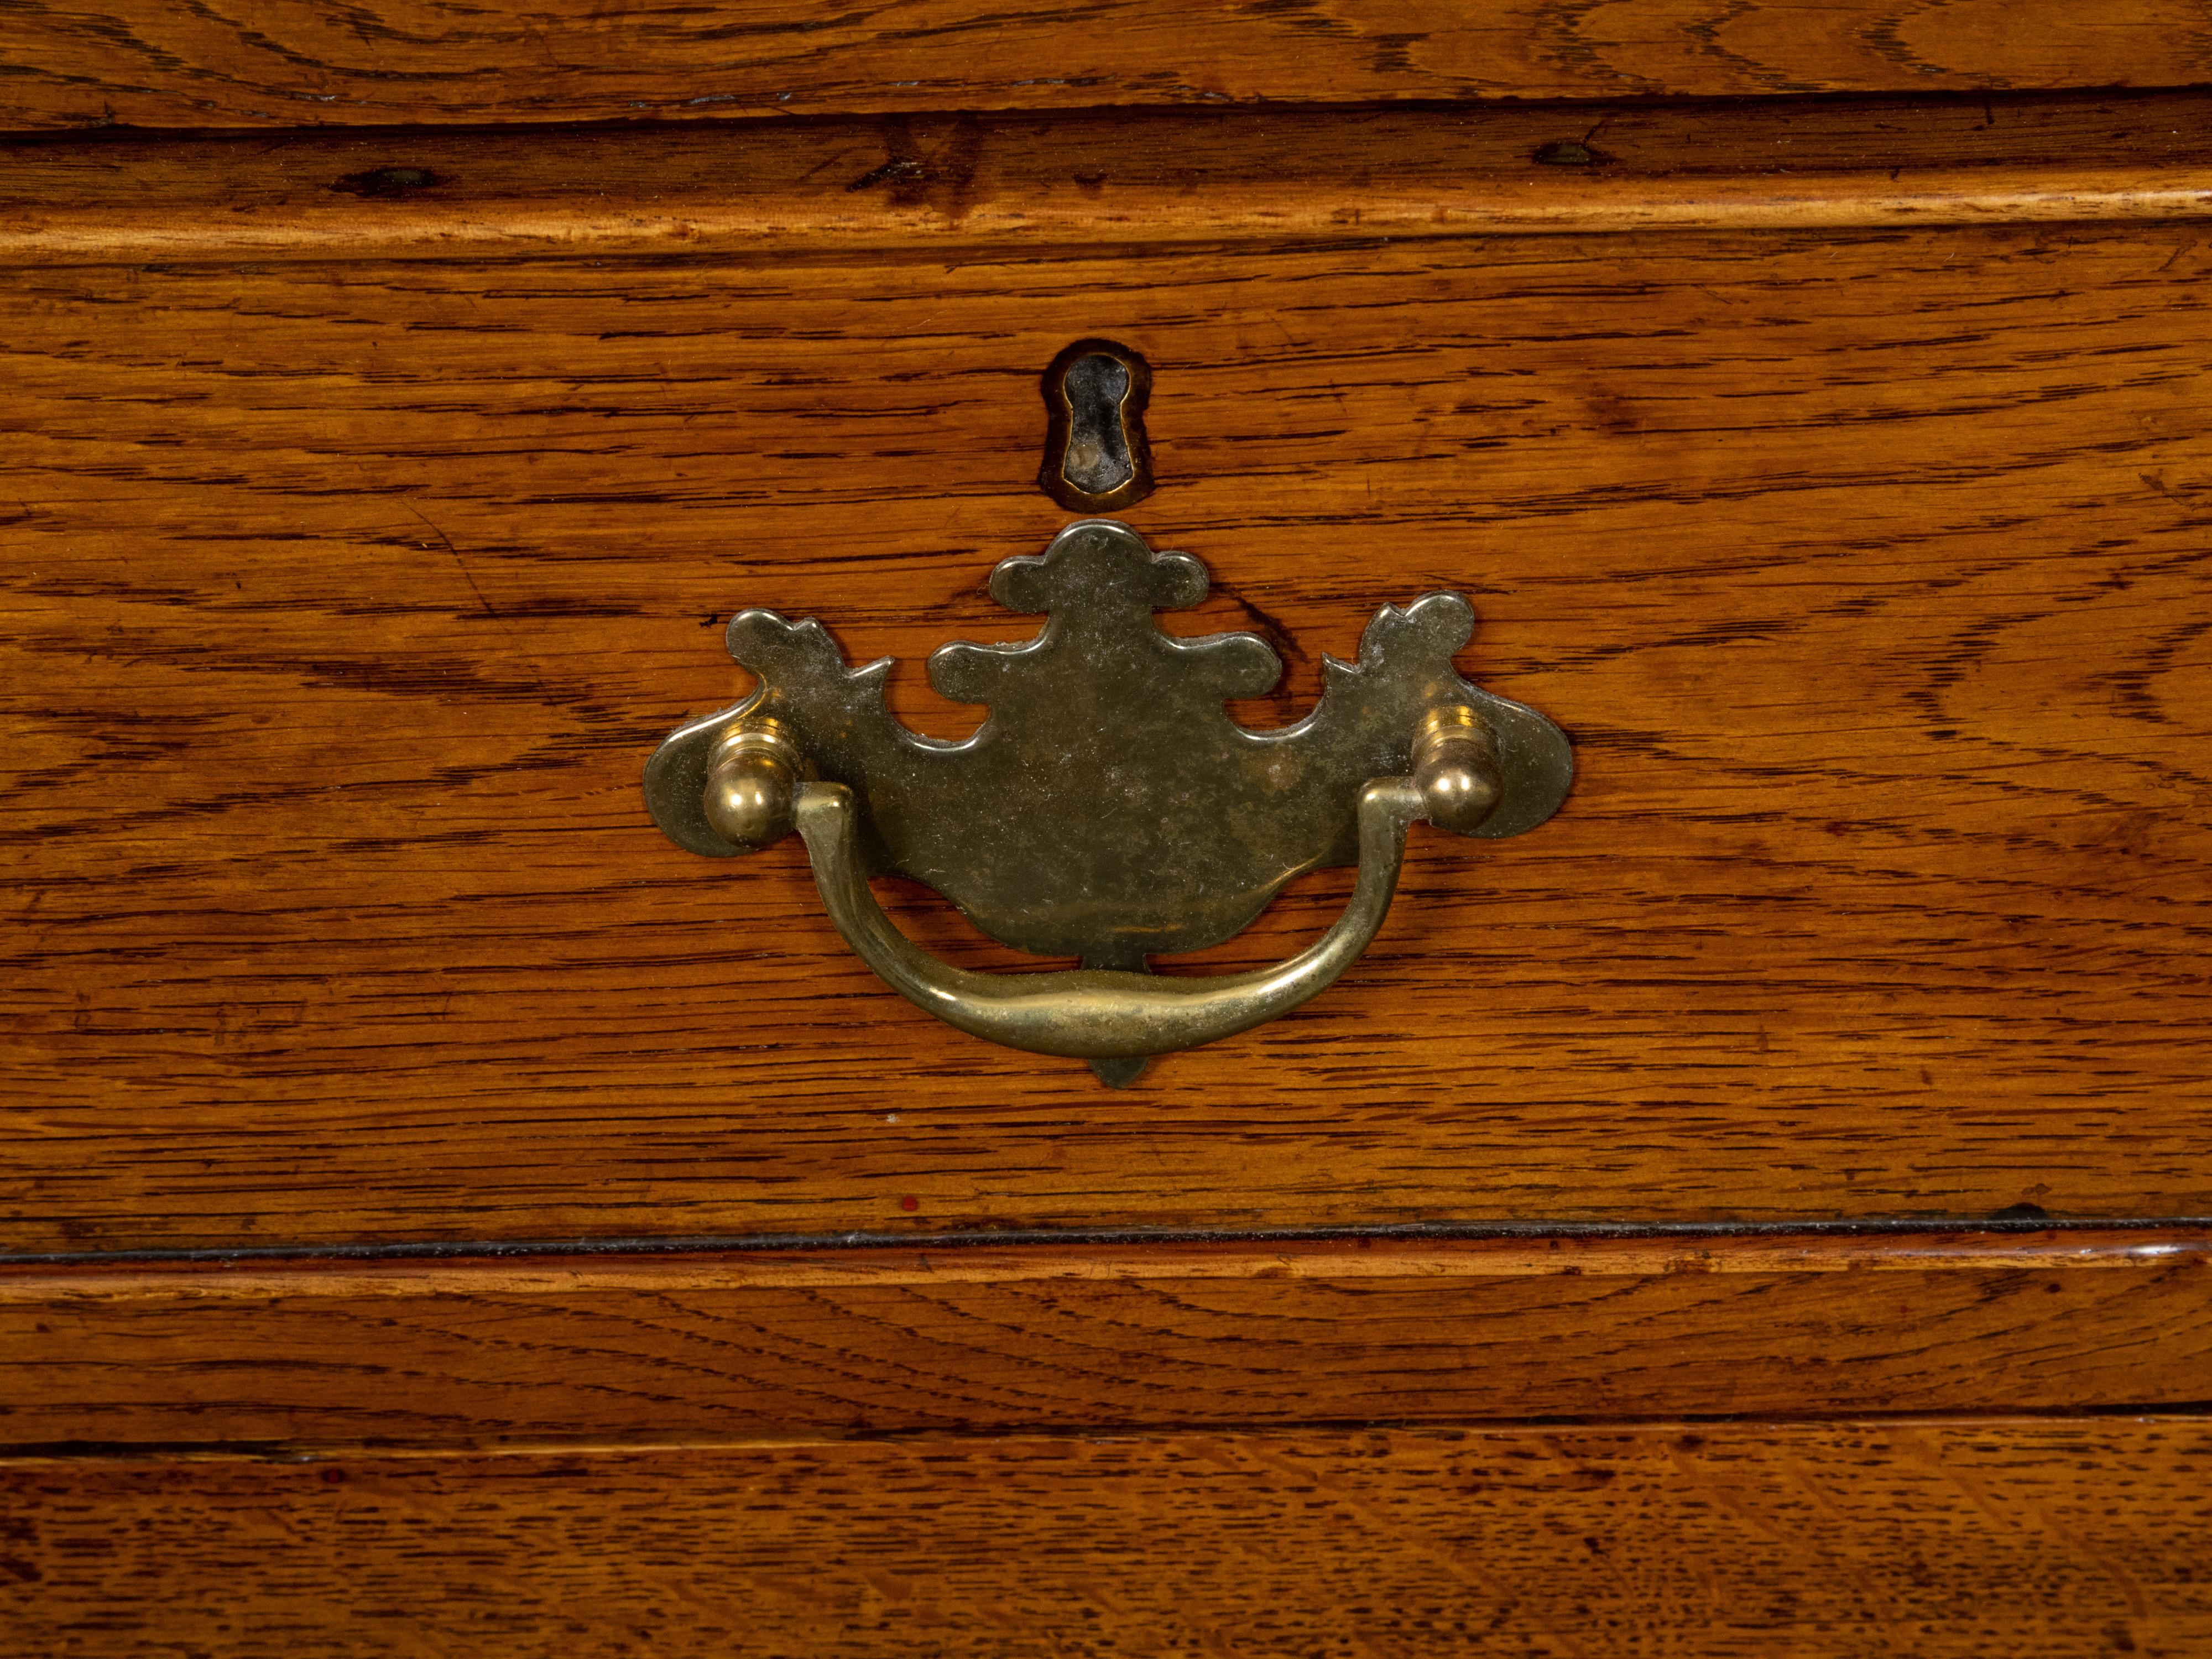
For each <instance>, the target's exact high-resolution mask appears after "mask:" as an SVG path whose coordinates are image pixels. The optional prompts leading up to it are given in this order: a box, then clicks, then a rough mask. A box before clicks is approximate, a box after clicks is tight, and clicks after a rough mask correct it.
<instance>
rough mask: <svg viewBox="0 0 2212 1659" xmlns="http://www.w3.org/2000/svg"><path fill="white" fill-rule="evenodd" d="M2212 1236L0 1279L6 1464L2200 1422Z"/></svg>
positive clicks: (1329, 1246)
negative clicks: (1260, 1433) (139, 1457)
mask: <svg viewBox="0 0 2212 1659" xmlns="http://www.w3.org/2000/svg"><path fill="white" fill-rule="evenodd" d="M2208 1289H2212V1234H2207V1233H2205V1232H2203V1231H2197V1232H2194V1233H2173V1232H2169V1231H2162V1230H2150V1229H2139V1230H2127V1231H2107V1232H2102V1233H2099V1232H2072V1231H2048V1232H2043V1233H2039V1234H2036V1233H2031V1234H2025V1235H2021V1234H2002V1233H2000V1234H1984V1235H1965V1236H1960V1235H1944V1234H1923V1235H1917V1236H1915V1235H1902V1236H1900V1235H1887V1236H1881V1237H1866V1238H1823V1237H1809V1238H1808V1237H1797V1238H1771V1237H1757V1236H1752V1237H1741V1236H1740V1237H1721V1238H1712V1237H1708V1238H1705V1239H1700V1240H1696V1241H1691V1240H1686V1239H1682V1238H1680V1237H1676V1238H1673V1239H1668V1238H1654V1237H1626V1238H1595V1239H1593V1238H1577V1237H1566V1238H1559V1237H1553V1238H1548V1239H1476V1240H1465V1241H1455V1240H1390V1239H1376V1238H1366V1239H1360V1240H1357V1241H1353V1240H1341V1241H1316V1242H1307V1243H1297V1242H1285V1243H1277V1244H1276V1245H1274V1246H1273V1248H1272V1249H1270V1248H1268V1247H1267V1246H1264V1245H1262V1244H1261V1243H1257V1242H1255V1241H1249V1240H1230V1241H1225V1242H1219V1243H1182V1244H1170V1243H1138V1242H1134V1241H1132V1242H1125V1243H1119V1244H1112V1245H1088V1246H1086V1245H1039V1244H1032V1245H1022V1246H1011V1245H1009V1246H992V1245H989V1244H978V1243H968V1244H958V1245H951V1246H939V1247H936V1248H933V1249H926V1250H915V1249H883V1248H878V1249H842V1250H820V1251H809V1252H751V1251H745V1252H730V1253H720V1254H714V1255H685V1256H672V1257H654V1256H645V1255H598V1256H574V1257H568V1258H562V1257H545V1258H537V1259H531V1260H526V1261H519V1262H518V1261H509V1260H502V1259H499V1258H478V1259H472V1260H458V1261H378V1262H346V1261H291V1262H283V1263H254V1264H239V1265H229V1266H225V1265H220V1264H191V1265H186V1264H173V1265H167V1266H135V1265H131V1266H126V1265H115V1266H109V1267H74V1268H70V1269H68V1270H59V1269H45V1270H37V1269H29V1270H27V1269H23V1268H15V1269H10V1270H9V1271H8V1272H7V1273H6V1274H5V1275H4V1276H0V1297H4V1299H0V1352H6V1353H9V1354H12V1355H15V1356H16V1357H17V1358H18V1359H19V1362H20V1363H18V1364H15V1365H14V1366H10V1367H0V1448H12V1449H15V1451H16V1452H18V1453H20V1452H21V1451H22V1450H23V1449H26V1448H39V1447H43V1448H49V1449H62V1448H66V1449H75V1450H78V1451H82V1450H86V1449H94V1448H99V1449H108V1450H114V1449H132V1448H135V1449H148V1448H158V1449H164V1450H168V1451H175V1450H178V1449H184V1448H206V1447H214V1446H221V1445H223V1444H238V1443H256V1444H260V1445H264V1446H268V1445H287V1446H291V1447H295V1448H297V1447H301V1446H323V1447H330V1446H334V1445H358V1444H362V1443H373V1444H385V1445H414V1446H435V1445H444V1446H455V1445H462V1446H467V1445H475V1446H494V1447H497V1446H507V1445H512V1444H515V1443H586V1444H605V1443H635V1442H638V1441H653V1440H660V1439H668V1438H684V1439H692V1440H700V1439H713V1440H718V1441H744V1440H763V1439H779V1438H789V1437H814V1438H818V1437H838V1436H851V1435H876V1434H884V1433H890V1432H911V1431H939V1432H960V1433H1005V1432H1008V1431H1023V1430H1032V1431H1033V1430H1046V1429H1048V1430H1064V1431H1105V1430H1109V1429H1110V1430H1116V1431H1118V1430H1122V1429H1130V1428H1171V1427H1188V1426H1193V1425H1242V1426H1252V1425H1296V1424H1299V1423H1309V1424H1310V1423H1330V1422H1336V1423H1346V1422H1351V1423H1376V1422H1396V1423H1421V1422H1438V1421H1443V1422H1460V1423H1465V1422H1469V1421H1477V1420H1484V1419H1489V1420H1498V1419H1522V1418H1528V1417H1545V1418H1562V1419H1566V1418H1573V1419H1652V1418H1662V1417H1685V1418H1687V1417H1715V1416H1727V1415H1740V1414H1744V1413H1759V1414H1780V1415H1785V1416H1790V1417H1798V1418H1802V1417H1811V1416H1818V1415H1820V1414H1823V1413H1849V1412H1868V1411H1879V1412H1917V1413H1929V1412H1944V1413H1960V1412H1977V1411H1991V1410H2010V1411H2044V1412H2063V1411H2080V1410H2084V1409H2091V1408H2096V1409H2114V1408H2123V1407H2130V1408H2148V1407H2176V1406H2190V1405H2194V1404H2198V1403H2201V1402H2202V1401H2203V1398H2204V1395H2205V1393H2206V1389H2205V1379H2206V1377H2207V1376H2212V1297H2208V1294H2207V1291H2208Z"/></svg>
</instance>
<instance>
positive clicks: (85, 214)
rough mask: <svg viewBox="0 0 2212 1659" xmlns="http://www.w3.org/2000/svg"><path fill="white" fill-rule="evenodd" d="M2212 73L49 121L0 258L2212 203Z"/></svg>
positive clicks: (2, 224)
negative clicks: (391, 131) (1978, 94)
mask: <svg viewBox="0 0 2212 1659" xmlns="http://www.w3.org/2000/svg"><path fill="white" fill-rule="evenodd" d="M2208 107H2212V100H2207V99H2206V98H2204V97H2203V96H2201V95H2198V94H2149V95H2142V96H2136V97H2124V96H2115V97H2111V98H2105V99H2101V100H2091V99H2084V98H2081V97H2051V98H2045V99H2041V100H2013V101H2009V102H2008V103H2006V104H2004V105H2003V106H2002V112H2003V113H2002V119H2000V118H1999V117H1998V114H1997V110H1998V108H1999V106H1996V105H1993V104H1985V103H1984V102H1983V101H1982V100H1974V102H1973V103H1972V105H1962V104H1956V103H1950V102H1935V103H1927V102H1923V103H1913V102H1909V101H1905V100H1850V101H1849V102H1840V103H1836V104H1823V105H1819V106H1811V107H1809V108H1808V107H1805V106H1784V107H1781V108H1769V107H1762V106H1747V105H1741V104H1728V105H1717V106H1694V105H1693V106H1666V107H1662V108H1656V109H1652V108H1644V107H1639V106H1576V107H1575V108H1574V109H1573V110H1572V111H1571V112H1562V111H1560V110H1559V109H1557V108H1554V107H1548V106H1529V107H1506V108H1493V107H1488V106H1448V107H1443V108H1419V107H1403V106H1400V107H1386V108H1381V109H1368V110H1334V111H1329V110H1319V111H1316V110H1304V111H1300V112H1290V113H1281V114H1277V113H1272V112H1270V113H1267V114H1264V115H1262V114H1243V115H1231V116H1224V115H1222V114H1220V113H1218V112H1182V111H1164V112H1154V111H1145V112H1111V113H1105V112H1076V113H1072V114H1067V115H1062V116H1053V117H1040V116H997V117H987V118H978V117H968V116H957V117H937V118H894V119H889V120H866V119H845V120H819V121H790V122H773V121H762V122H750V123H735V124H726V125H715V126H696V125H695V126H684V127H672V128H643V129H631V128H622V127H605V128H594V129H582V130H567V131H546V130H537V131H530V132H527V133H526V134H517V133H514V132H511V131H510V132H504V133H481V132H479V133H468V132H460V133H429V134H407V135H401V136H372V137H362V136H359V135H357V134H349V135H331V134H286V135H280V136H276V137H246V138H228V139H213V140H210V139H198V140H185V141H179V140H160V141H154V140H139V141H137V142H130V141H119V140H112V139H111V140H89V141H88V140H81V139H80V140H71V141H54V140H46V139H40V140H27V141H17V142H15V143H13V144H11V145H9V146H7V147H6V149H7V153H8V161H9V165H8V167H7V168H6V170H5V183H4V184H0V262H4V263H9V264H118V263H119V264H147V263H180V264H189V263H195V262H203V261H228V260H253V261H267V260H299V259H310V260H318V259H319V260H333V259H383V258H517V257H544V256H553V257H592V258H604V257H609V256H623V257H629V256H641V255H668V254H696V253H702V252H711V253H714V254H716V255H718V256H723V257H775V258H787V257H789V256H790V254H791V253H793V252H794V251H799V250H805V251H807V252H818V253H837V252H885V251H906V252H918V253H923V254H933V253H942V252H945V251H949V250H951V249H954V248H968V247H974V246H1015V247H1024V246H1054V247H1067V246H1091V245H1097V246H1152V245H1159V246H1176V245H1188V244H1209V243H1233V242H1249V241H1255V240H1261V241H1272V240H1293V241H1299V242H1310V241H1314V240H1322V241H1332V240H1333V241H1342V240H1367V239H1374V238H1409V237H1411V238H1423V237H1463V236H1481V235H1492V234H1561V233H1571V234H1588V233H1604V232H1620V231H1648V230H1688V231H1711V230H1746V229H1750V230H1766V231H1774V232H1778V233H1787V232H1796V231H1819V230H1832V229H1839V228H1881V227H1892V226H1922V225H1971V224H1987V223H2008V222H2100V221H2107V222H2108V221H2130V220H2145V219H2176V218H2194V217H2199V216H2207V215H2208V214H2212V139H2208V138H2207V137H2205V136H2204V135H2206V134H2207V133H2208V132H2212V124H2208V123H2206V122H2205V120H2204V119H2203V115H2204V112H2205V111H2206V110H2207V108H2208Z"/></svg>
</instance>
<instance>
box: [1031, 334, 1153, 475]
mask: <svg viewBox="0 0 2212 1659" xmlns="http://www.w3.org/2000/svg"><path fill="white" fill-rule="evenodd" d="M1151 396H1152V366H1151V365H1150V364H1149V363H1147V362H1146V361H1145V360H1144V359H1143V358H1142V357H1140V356H1138V355H1137V354H1136V353H1135V352H1133V351H1132V350H1130V349H1129V348H1128V347H1127V346H1125V345H1120V344H1117V343H1115V342H1114V341H1112V340H1078V341H1077V342H1076V343H1074V344H1073V345H1072V346H1070V347H1068V348H1067V349H1066V350H1065V351H1063V352H1061V353H1060V356H1057V357H1055V358H1054V359H1053V360H1052V367H1051V368H1048V369H1047V370H1045V372H1044V404H1045V410H1046V412H1047V413H1048V416H1049V417H1050V421H1051V429H1050V431H1049V432H1048V434H1047V435H1046V437H1045V445H1044V465H1043V466H1042V467H1041V468H1040V469H1039V470H1038V472H1037V483H1039V484H1040V485H1042V487H1043V489H1044V493H1045V494H1046V495H1049V496H1051V497H1052V498H1053V500H1054V501H1058V502H1059V503H1060V505H1061V506H1062V507H1066V509H1067V510H1068V511H1069V512H1071V513H1106V512H1111V511H1112V510H1114V509H1115V508H1116V507H1127V506H1128V505H1129V504H1130V503H1131V502H1132V501H1142V500H1144V499H1145V497H1146V496H1147V495H1151V494H1152V445H1151V444H1150V443H1148V442H1146V439H1145V404H1146V400H1147V399H1149V398H1151Z"/></svg>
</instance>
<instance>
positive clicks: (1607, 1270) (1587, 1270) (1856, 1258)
mask: <svg viewBox="0 0 2212 1659" xmlns="http://www.w3.org/2000/svg"><path fill="white" fill-rule="evenodd" d="M2208 1262H2212V1218H2207V1217H2163V1218H2130V1219H2127V1220H2119V1221H2114V1220H2066V1219H2057V1218H2047V1217H2036V1218H1988V1219H1981V1220H1967V1221H1954V1222H1929V1221H1924V1220H1910V1219H1905V1220H1869V1221H1811V1222H1802V1223H1801V1222H1766V1223H1734V1224H1732V1223H1704V1222H1689V1223H1656V1224H1646V1225H1631V1224H1617V1223H1593V1222H1581V1223H1542V1222H1529V1223H1508V1224H1500V1223H1494V1222H1492V1223H1469V1224H1450V1223H1417V1224H1410V1225H1396V1226H1368V1227H1310V1228H1295V1229H1293V1228H1279V1229H1249V1230H1243V1229H1240V1230H1199V1229H1177V1230H1170V1229H1149V1228H1120V1229H1102V1230H1098V1231H1051V1230H1039V1229H1029V1230H1020V1231H991V1232H975V1231H970V1232H956V1233H943V1234H935V1235H916V1234H912V1233H908V1234H882V1233H858V1232H854V1233H840V1234H834V1235H817V1236H780V1235H769V1236H763V1237H691V1238H684V1237H671V1238H626V1239H608V1240H599V1241H584V1240H573V1239H571V1240H533V1241H524V1242H519V1243H506V1242H493V1241H478V1242H463V1243H399V1244H391V1243H386V1244H352V1245H347V1244H334V1245H330V1246H327V1247H323V1248H319V1249H301V1248H299V1247H296V1246H261V1247H253V1248H246V1249H178V1250H153V1249H140V1250H118V1251H112V1252H85V1253H51V1254H42V1255H22V1256H15V1257H8V1258H0V1304H5V1303H16V1304H23V1303H37V1302H48V1301H78V1300H100V1301H108V1300H124V1301H137V1300H149V1299H150V1300H168V1299H191V1300H199V1299H210V1298H212V1299H235V1298H254V1297H295V1296H310V1297H325V1296H380V1295H386V1296H419V1295H441V1294H444V1295H453V1294H461V1295H465V1294H477V1293H498V1294H509V1295H513V1294H521V1295H528V1294H532V1293H555V1292H564V1291H589V1290H623V1289H651V1290H668V1291H673V1290H680V1289H744V1288H762V1289H777V1288H801V1287H806V1286H821V1287H829V1286H836V1285H899V1284H908V1285H913V1284H952V1283H962V1282H969V1283H1003V1282H1018V1281H1033V1280H1045V1279H1126V1280H1144V1279H1291V1278H1295V1279H1440V1278H1443V1279H1449V1278H1472V1279H1496V1278H1530V1277H1546V1276H1559V1275H1570V1276H1571V1275H1583V1274H1590V1275H1600V1276H1632V1277H1645V1276H1650V1275H1654V1274H1668V1273H1766V1274H1778V1273H1850V1272H1859V1273H1863V1272H1900V1271H1902V1272H1916V1273H1927V1272H1958V1271H1971V1272H1993V1271H1995V1272H2012V1271H2061V1270H2063V1271H2076V1270H2087V1269H2109V1268H2134V1269H2138V1270H2143V1269H2151V1270H2156V1269H2167V1268H2173V1267H2200V1266H2203V1265H2205V1264H2206V1263H2208Z"/></svg>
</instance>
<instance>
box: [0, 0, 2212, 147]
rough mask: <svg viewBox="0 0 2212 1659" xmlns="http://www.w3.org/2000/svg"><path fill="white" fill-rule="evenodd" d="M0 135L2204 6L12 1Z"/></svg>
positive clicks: (1525, 76)
mask: <svg viewBox="0 0 2212 1659" xmlns="http://www.w3.org/2000/svg"><path fill="white" fill-rule="evenodd" d="M0 31H4V33H0V46H4V57H5V61H6V63H7V66H8V70H9V73H8V75H7V76H6V77H5V78H4V79H0V124H5V125H11V126H17V127H69V126H77V127H85V126H102V125H112V124H114V123H117V122H120V123H122V124H124V125H132V126H153V127H243V126H270V127H286V126H313V125H329V124H362V123H394V122H402V123H404V122H508V121H547V120H586V119H607V118H615V119H636V118H640V117H655V118H687V117H688V118H697V117H714V116H728V115H761V114H774V115H787V114H792V113H809V112H818V111H824V110H863V111H878V110H891V111H915V110H942V109H958V110H969V109H998V108H1035V107H1042V106H1061V107H1066V106H1080V105H1091V104H1100V105H1126V104H1203V103H1220V102H1243V103H1255V102H1281V101H1285V100H1312V101H1318V102H1326V103H1349V102H1354V101H1359V100H1380V99H1437V98H1476V97H1491V96H1497V97H1513V98H1588V97H1622V96H1652V95H1667V94H1671V95H1728V96H1754V97H1756V96H1771V95H1774V94H1803V93H1836V92H1884V91H1910V92H1940V91H1951V92H2002V91H2006V90H2011V89H2017V88H2050V87H2095V88H2103V87H2116V86H2186V85H2191V84H2194V83H2200V82H2204V81H2206V80H2208V79H2212V46H2208V44H2207V42H2208V33H2207V16H2206V11H2205V8H2204V5H2203V3H2202V0H2097V3H2095V4H2093V5H2089V6H2082V5H2079V4H2066V3H2063V0H1826V3H1821V0H1735V3H1734V4H1730V5H1727V6H1715V5H1707V4H1685V3H1683V0H1612V3H1608V4H1605V5H1595V6H1594V5H1590V4H1588V3H1582V0H1483V3H1479V4H1461V5H1450V6H1439V5H1437V4H1433V3H1427V0H1298V3H1277V4H1266V5H1251V4H1244V3H1237V0H1115V3H1112V4H1106V5H1097V4H1094V5H1086V6H1080V7H1073V8H1071V7H1067V6H1060V5H1054V6H1036V5H1032V6H1027V7H1019V6H1016V7H1009V6H1006V5H985V4H980V3H977V0H917V3H914V4H908V5H904V6H900V7H897V8H894V9H881V8H878V9H846V10H837V9H825V8H821V7H815V6H809V5H805V4H803V3H799V0H716V3H712V4H685V5H675V4H665V3H663V4H645V5H635V4H625V5H621V6H609V5H607V4H606V3H605V0H532V4H531V5H529V6H528V7H527V8H526V9H525V8H522V7H519V6H513V5H504V6H499V5H495V6H468V7H453V6H449V5H443V4H439V3H435V0H351V3H341V0H256V3H255V4H254V5H253V6H252V8H251V9H250V10H240V9H235V8H233V9H219V8H215V7H210V6H206V5H202V4H196V3H192V0H93V3H89V4H75V5H69V6H17V7H13V8H10V9H9V11H8V13H7V14H6V19H5V21H4V23H0Z"/></svg>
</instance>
